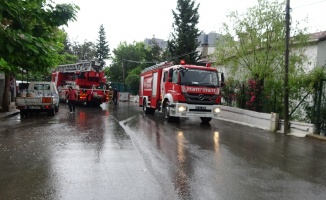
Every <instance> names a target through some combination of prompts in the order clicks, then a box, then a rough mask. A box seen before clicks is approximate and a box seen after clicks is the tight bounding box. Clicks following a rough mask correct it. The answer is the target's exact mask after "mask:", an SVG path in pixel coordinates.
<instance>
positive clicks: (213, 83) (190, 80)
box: [180, 69, 219, 87]
mask: <svg viewBox="0 0 326 200" xmlns="http://www.w3.org/2000/svg"><path fill="white" fill-rule="evenodd" d="M180 78H181V82H180V84H181V85H194V86H207V87H218V83H219V81H218V75H217V72H216V71H206V70H198V69H186V70H181V71H180Z"/></svg>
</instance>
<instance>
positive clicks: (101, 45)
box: [96, 24, 110, 60]
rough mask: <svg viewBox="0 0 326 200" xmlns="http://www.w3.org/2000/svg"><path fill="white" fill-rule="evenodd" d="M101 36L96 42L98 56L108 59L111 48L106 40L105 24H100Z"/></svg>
mask: <svg viewBox="0 0 326 200" xmlns="http://www.w3.org/2000/svg"><path fill="white" fill-rule="evenodd" d="M98 33H99V38H98V40H97V44H96V58H98V59H99V60H103V59H106V58H108V57H109V56H110V54H109V53H110V49H109V45H108V42H107V41H106V36H105V30H104V27H103V24H102V25H101V26H100V30H99V32H98Z"/></svg>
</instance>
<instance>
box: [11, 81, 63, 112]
mask: <svg viewBox="0 0 326 200" xmlns="http://www.w3.org/2000/svg"><path fill="white" fill-rule="evenodd" d="M16 107H17V109H19V110H20V116H21V117H24V116H26V117H27V116H28V114H29V113H35V112H37V113H40V112H47V113H48V115H50V116H54V115H55V113H56V112H58V111H59V95H58V90H57V87H56V86H55V84H54V82H41V81H37V82H30V83H29V86H28V89H27V90H22V91H19V93H18V96H17V97H16Z"/></svg>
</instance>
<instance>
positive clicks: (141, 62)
mask: <svg viewBox="0 0 326 200" xmlns="http://www.w3.org/2000/svg"><path fill="white" fill-rule="evenodd" d="M193 53H197V51H193V52H190V53H184V54H181V55H178V56H175V57H171V58H167V59H163V60H161V61H136V60H126V59H124V60H123V61H126V62H131V63H139V64H149V63H154V64H155V63H160V62H163V61H167V60H173V59H176V58H180V57H182V56H186V55H190V54H193Z"/></svg>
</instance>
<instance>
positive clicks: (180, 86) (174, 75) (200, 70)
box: [139, 62, 221, 123]
mask: <svg viewBox="0 0 326 200" xmlns="http://www.w3.org/2000/svg"><path fill="white" fill-rule="evenodd" d="M220 103H221V96H220V90H219V76H218V71H217V69H216V68H213V67H204V66H196V65H186V64H184V63H183V62H182V63H181V64H180V65H174V64H173V63H169V62H163V63H160V64H157V65H154V66H151V67H148V68H146V69H144V70H143V71H142V72H141V74H140V86H139V106H141V107H143V111H144V112H145V113H146V114H154V112H155V110H159V111H160V112H163V113H164V118H165V119H166V120H167V121H178V120H179V119H180V117H200V119H201V121H202V122H203V123H209V122H210V121H211V119H212V118H213V117H216V116H217V115H218V113H219V112H220V107H219V105H220Z"/></svg>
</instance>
